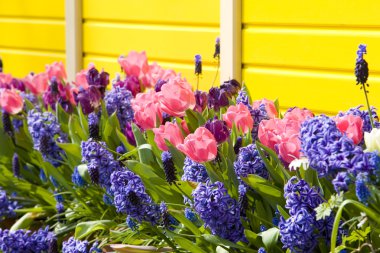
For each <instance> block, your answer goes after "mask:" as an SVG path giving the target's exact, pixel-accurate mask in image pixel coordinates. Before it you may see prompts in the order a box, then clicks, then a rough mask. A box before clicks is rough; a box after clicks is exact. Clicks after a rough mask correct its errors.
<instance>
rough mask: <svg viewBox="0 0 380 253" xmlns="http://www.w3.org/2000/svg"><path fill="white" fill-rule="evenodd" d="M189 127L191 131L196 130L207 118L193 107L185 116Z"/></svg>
mask: <svg viewBox="0 0 380 253" xmlns="http://www.w3.org/2000/svg"><path fill="white" fill-rule="evenodd" d="M185 120H186V124H187V127H188V128H189V131H190V132H192V133H193V132H194V131H195V130H196V129H197V128H198V127H199V126H202V125H204V124H205V123H206V120H205V119H204V118H203V117H202V114H200V113H199V112H196V111H194V110H192V109H187V110H186V116H185Z"/></svg>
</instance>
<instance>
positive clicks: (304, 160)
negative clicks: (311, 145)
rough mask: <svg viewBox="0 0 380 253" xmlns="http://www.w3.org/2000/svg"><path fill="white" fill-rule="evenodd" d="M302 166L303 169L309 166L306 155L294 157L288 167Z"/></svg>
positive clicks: (291, 168)
mask: <svg viewBox="0 0 380 253" xmlns="http://www.w3.org/2000/svg"><path fill="white" fill-rule="evenodd" d="M301 166H302V168H303V169H304V170H307V169H308V167H309V160H308V159H307V158H306V157H301V158H300V159H294V160H293V161H292V162H291V163H290V164H289V169H290V170H297V169H299V168H301Z"/></svg>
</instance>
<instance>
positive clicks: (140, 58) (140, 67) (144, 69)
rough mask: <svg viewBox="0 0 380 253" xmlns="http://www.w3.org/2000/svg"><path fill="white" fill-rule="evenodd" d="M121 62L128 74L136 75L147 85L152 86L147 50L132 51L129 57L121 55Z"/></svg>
mask: <svg viewBox="0 0 380 253" xmlns="http://www.w3.org/2000/svg"><path fill="white" fill-rule="evenodd" d="M118 61H119V64H120V66H121V67H122V68H123V70H124V72H125V74H127V76H136V77H138V78H139V80H140V81H141V82H142V84H144V85H145V86H150V83H149V77H148V75H147V74H148V72H149V65H148V59H147V57H146V53H145V51H143V52H141V53H138V52H136V51H131V52H130V53H129V54H128V56H127V57H119V60H118Z"/></svg>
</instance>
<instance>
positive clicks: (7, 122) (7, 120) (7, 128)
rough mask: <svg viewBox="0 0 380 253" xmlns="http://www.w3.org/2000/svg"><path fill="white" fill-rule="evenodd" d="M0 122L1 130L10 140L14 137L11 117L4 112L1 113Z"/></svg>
mask: <svg viewBox="0 0 380 253" xmlns="http://www.w3.org/2000/svg"><path fill="white" fill-rule="evenodd" d="M1 120H2V122H3V130H4V132H5V133H6V134H7V135H8V136H9V137H11V138H13V137H14V129H13V125H12V121H11V115H9V113H7V112H6V111H4V110H3V111H2V114H1Z"/></svg>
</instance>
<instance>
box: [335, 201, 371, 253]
mask: <svg viewBox="0 0 380 253" xmlns="http://www.w3.org/2000/svg"><path fill="white" fill-rule="evenodd" d="M348 204H354V205H355V206H356V207H357V208H358V209H360V210H361V211H363V212H365V213H366V214H367V215H368V217H369V218H371V219H373V220H375V221H376V220H378V215H377V214H376V213H375V212H373V211H372V210H371V209H369V208H368V207H366V206H365V205H363V204H362V203H360V202H358V201H355V200H352V199H347V200H345V201H343V202H342V204H340V206H339V209H338V211H337V212H336V215H335V220H334V226H333V230H332V232H331V247H330V252H332V253H334V252H335V247H336V241H337V238H338V228H339V222H340V218H341V217H342V213H343V208H344V207H345V206H346V205H348Z"/></svg>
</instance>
